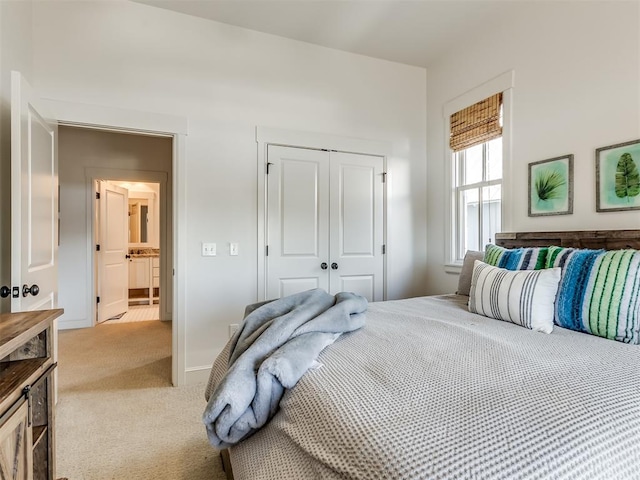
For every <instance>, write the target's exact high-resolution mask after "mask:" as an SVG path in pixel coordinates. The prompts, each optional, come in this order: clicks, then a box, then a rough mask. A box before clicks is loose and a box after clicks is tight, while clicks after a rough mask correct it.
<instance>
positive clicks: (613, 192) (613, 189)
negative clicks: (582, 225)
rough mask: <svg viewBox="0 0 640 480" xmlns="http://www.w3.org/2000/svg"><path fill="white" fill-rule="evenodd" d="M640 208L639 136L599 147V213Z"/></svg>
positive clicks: (597, 210)
mask: <svg viewBox="0 0 640 480" xmlns="http://www.w3.org/2000/svg"><path fill="white" fill-rule="evenodd" d="M627 210H640V139H638V140H633V141H630V142H624V143H618V144H615V145H610V146H608V147H601V148H597V149H596V212H621V211H627Z"/></svg>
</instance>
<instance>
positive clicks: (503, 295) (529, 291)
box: [469, 260, 560, 333]
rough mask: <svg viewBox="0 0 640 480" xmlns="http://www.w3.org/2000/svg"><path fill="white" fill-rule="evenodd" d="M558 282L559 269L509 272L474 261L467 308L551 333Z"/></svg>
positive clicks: (487, 315)
mask: <svg viewBox="0 0 640 480" xmlns="http://www.w3.org/2000/svg"><path fill="white" fill-rule="evenodd" d="M559 282H560V268H548V269H545V270H516V271H510V270H505V269H504V268H498V267H494V266H492V265H488V264H486V263H484V262H481V261H479V260H476V261H475V263H474V266H473V276H472V277H471V290H470V292H469V311H470V312H473V313H478V314H480V315H484V316H485V317H491V318H496V319H498V320H504V321H507V322H511V323H515V324H516V325H520V326H521V327H525V328H528V329H530V330H536V331H539V332H544V333H551V331H552V330H553V313H554V303H555V299H556V293H557V291H558V283H559Z"/></svg>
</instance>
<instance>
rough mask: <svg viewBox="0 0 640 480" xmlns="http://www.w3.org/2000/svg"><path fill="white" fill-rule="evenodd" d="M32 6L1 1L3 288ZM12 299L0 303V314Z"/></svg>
mask: <svg viewBox="0 0 640 480" xmlns="http://www.w3.org/2000/svg"><path fill="white" fill-rule="evenodd" d="M32 43H33V42H32V8H31V4H30V3H25V2H6V1H0V205H2V208H0V285H7V286H10V285H11V209H10V208H9V206H10V205H11V70H18V71H19V72H21V73H22V74H23V75H24V76H25V77H26V78H27V79H28V80H30V79H31V74H32ZM10 310H11V299H10V298H6V299H2V300H1V301H0V312H9V311H10Z"/></svg>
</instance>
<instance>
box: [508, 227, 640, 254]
mask: <svg viewBox="0 0 640 480" xmlns="http://www.w3.org/2000/svg"><path fill="white" fill-rule="evenodd" d="M496 245H499V246H501V247H505V248H517V247H547V246H549V245H557V246H560V247H573V248H594V249H598V248H603V249H605V250H616V249H621V248H633V249H636V250H640V230H582V231H577V230H575V231H569V232H518V233H497V234H496Z"/></svg>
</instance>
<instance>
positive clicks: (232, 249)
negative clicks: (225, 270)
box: [229, 243, 239, 255]
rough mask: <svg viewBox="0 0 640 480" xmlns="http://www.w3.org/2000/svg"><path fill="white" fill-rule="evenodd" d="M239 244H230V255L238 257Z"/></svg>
mask: <svg viewBox="0 0 640 480" xmlns="http://www.w3.org/2000/svg"><path fill="white" fill-rule="evenodd" d="M238 248H239V247H238V244H237V243H230V244H229V255H238Z"/></svg>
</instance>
